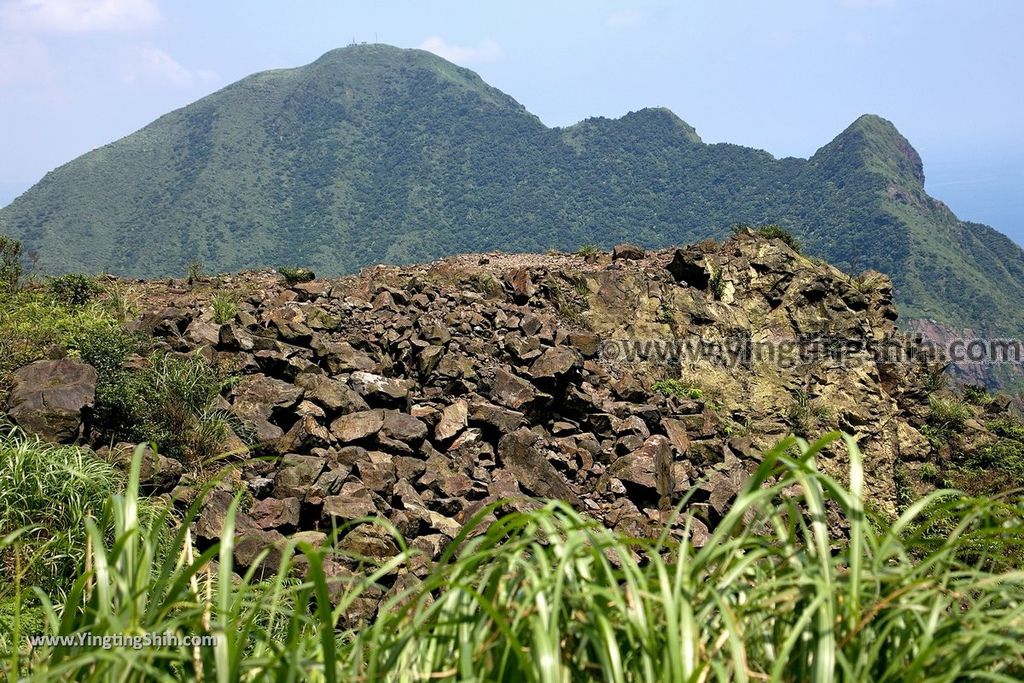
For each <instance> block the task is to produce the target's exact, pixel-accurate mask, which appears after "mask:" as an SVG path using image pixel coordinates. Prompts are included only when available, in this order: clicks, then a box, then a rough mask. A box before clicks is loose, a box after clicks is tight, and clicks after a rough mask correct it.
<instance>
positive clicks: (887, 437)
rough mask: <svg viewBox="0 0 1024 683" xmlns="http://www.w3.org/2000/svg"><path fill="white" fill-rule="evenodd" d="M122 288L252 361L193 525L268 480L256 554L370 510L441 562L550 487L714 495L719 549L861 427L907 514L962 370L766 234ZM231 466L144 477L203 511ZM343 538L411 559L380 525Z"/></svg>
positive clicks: (594, 494)
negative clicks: (474, 523)
mask: <svg viewBox="0 0 1024 683" xmlns="http://www.w3.org/2000/svg"><path fill="white" fill-rule="evenodd" d="M122 284H123V285H124V286H125V287H126V288H128V289H130V290H131V291H132V292H134V293H135V295H137V296H138V297H139V299H140V301H141V304H142V307H143V309H144V312H143V313H142V314H141V315H140V316H139V319H138V320H137V321H136V322H135V323H134V324H133V326H134V328H135V329H137V330H138V331H140V332H142V333H144V334H147V335H151V336H153V337H154V338H155V339H156V343H157V346H158V348H163V349H165V350H168V351H170V352H173V353H199V354H202V355H203V356H204V357H206V358H207V359H209V360H210V361H211V362H212V363H215V364H217V365H219V366H221V367H223V368H226V369H228V370H229V371H230V372H232V373H234V374H235V375H237V376H238V381H237V382H236V383H234V385H233V387H232V388H231V389H230V390H229V392H227V393H226V394H225V395H224V396H222V398H221V401H222V403H221V406H220V407H221V408H223V409H224V410H227V411H230V412H231V413H232V414H233V415H234V416H235V417H236V418H237V419H238V422H239V424H241V425H244V429H240V430H239V431H240V434H239V436H242V435H245V436H247V438H248V440H249V442H248V443H247V444H243V443H242V442H241V440H240V439H233V440H232V441H233V442H232V443H231V444H229V446H230V447H232V448H235V449H237V451H236V455H234V456H233V457H232V458H229V459H227V460H224V461H220V463H219V464H220V465H223V466H224V467H225V469H226V471H225V472H221V473H220V474H221V475H222V477H223V481H222V483H221V484H220V485H219V486H218V488H216V489H215V490H214V491H212V492H211V493H209V494H207V498H206V500H205V503H204V507H203V512H202V514H201V515H200V518H199V520H198V522H197V524H196V526H195V529H194V531H195V535H196V537H197V539H198V540H199V542H200V543H204V542H211V541H213V540H215V539H216V538H217V536H218V535H219V529H220V522H221V521H222V518H223V515H224V513H225V512H226V510H227V506H228V502H229V501H230V499H231V496H232V494H233V493H234V492H236V491H238V490H244V491H246V492H247V493H246V495H245V498H244V500H245V505H244V507H243V511H242V513H241V515H240V518H239V521H238V528H239V529H240V533H241V540H240V542H239V544H238V546H237V550H236V556H237V557H236V559H237V561H238V564H239V566H241V567H245V566H246V565H247V563H249V562H251V561H252V559H253V558H254V557H255V556H256V553H257V552H258V550H259V549H260V548H263V547H266V546H268V545H269V546H273V545H276V544H280V543H282V542H284V541H285V540H286V539H287V538H289V537H294V536H295V535H296V534H302V538H305V539H307V540H316V539H319V538H323V537H324V535H325V534H326V533H328V532H330V530H331V529H332V528H333V527H334V525H337V524H339V523H344V522H346V521H350V520H353V519H356V518H359V517H362V516H365V515H378V516H382V517H385V518H387V519H389V520H390V521H391V522H393V523H394V524H395V526H396V527H397V528H398V529H399V530H400V531H401V533H402V534H404V535H405V537H406V538H408V539H410V541H411V542H412V543H413V544H414V545H416V546H417V547H420V548H422V549H424V550H426V551H428V552H427V553H426V555H427V556H430V555H434V554H436V553H437V552H439V551H440V549H441V548H442V547H443V546H444V545H445V544H446V543H447V541H449V540H450V539H452V538H453V537H454V536H455V535H456V534H458V532H459V530H460V529H461V528H462V526H463V525H464V524H465V523H466V522H467V521H468V520H469V518H470V517H471V516H472V515H473V514H474V513H475V512H476V511H477V510H479V509H481V508H482V507H484V506H485V505H487V504H489V503H491V502H494V501H497V500H500V499H513V501H514V502H512V503H509V504H510V505H512V506H519V505H530V504H532V503H530V502H529V501H528V500H526V497H529V496H538V497H549V498H551V497H554V498H561V499H564V500H566V501H568V502H570V503H571V504H572V505H574V506H577V507H579V508H580V509H582V510H584V511H586V512H587V513H589V514H591V515H593V516H594V517H596V518H597V519H600V520H601V521H603V522H604V523H605V524H607V525H608V526H610V527H615V528H618V529H621V530H624V531H626V532H627V533H630V534H635V535H647V534H654V533H658V532H659V531H660V523H661V520H662V519H663V515H664V513H665V511H666V510H667V509H668V508H670V507H671V506H672V505H674V504H675V503H676V502H678V501H679V500H681V498H682V496H683V495H684V494H686V493H687V492H689V491H691V489H693V487H697V493H696V494H695V495H694V496H693V497H692V499H691V502H690V505H689V508H688V511H689V512H690V513H691V516H692V518H693V520H694V521H693V529H694V531H693V533H694V534H695V536H696V539H695V540H697V541H698V542H700V539H701V537H702V536H703V535H704V534H705V533H706V531H707V530H708V529H709V528H713V527H714V526H715V524H716V523H717V522H718V521H719V519H720V516H721V515H722V514H723V512H724V510H725V509H726V507H727V505H728V504H729V502H730V500H731V499H732V497H733V496H735V494H736V493H737V492H738V490H739V489H740V487H741V486H742V485H743V482H744V479H745V477H746V475H747V473H749V472H750V471H751V470H752V469H753V468H754V467H755V466H756V465H757V463H758V462H759V460H760V456H761V453H763V452H764V451H765V449H767V448H769V447H771V446H773V445H774V444H775V443H776V442H777V441H778V440H780V439H781V438H783V437H784V436H786V435H788V434H790V433H793V432H796V433H797V434H799V435H804V436H807V437H816V436H818V435H821V434H823V433H825V432H828V431H831V430H835V429H841V430H843V431H845V432H847V433H849V434H851V435H853V436H854V437H855V438H856V439H857V440H858V441H859V443H860V447H861V449H862V450H863V452H864V455H865V463H866V469H867V490H868V492H869V502H870V504H871V505H872V506H873V507H874V508H876V509H877V510H878V511H880V512H882V513H885V514H893V513H895V512H896V510H897V508H898V506H899V504H900V497H901V495H904V494H905V493H906V491H905V490H901V489H906V488H907V486H908V484H907V482H908V481H909V482H912V484H911V486H912V487H914V488H915V491H916V492H920V486H919V485H920V478H915V474H914V473H915V472H917V471H919V470H921V469H922V468H923V467H924V466H925V464H926V463H929V462H932V461H936V460H937V458H939V457H940V456H939V454H938V453H936V452H935V450H934V449H933V447H932V446H931V445H930V443H929V441H928V440H927V439H925V438H924V437H923V436H922V434H921V433H920V431H919V429H920V428H921V427H922V426H923V425H924V424H925V422H926V420H927V417H928V389H929V387H928V386H927V383H928V379H929V377H930V376H932V375H930V373H934V372H935V371H936V370H937V369H940V368H941V367H942V363H941V361H937V360H932V359H930V358H929V357H928V356H927V354H926V353H925V349H924V347H922V346H921V345H919V344H918V343H917V342H915V341H914V340H913V339H911V338H909V337H907V336H905V335H904V334H903V333H902V332H900V331H899V329H898V328H897V326H896V324H895V319H896V312H895V308H894V306H893V302H892V288H891V285H890V283H889V280H888V279H887V278H886V277H885V276H882V275H880V274H878V273H866V274H864V275H863V276H861V277H859V278H856V279H851V278H850V277H848V276H847V275H845V274H843V273H842V272H840V271H838V270H837V269H835V268H832V267H831V266H829V265H827V264H824V263H821V262H816V261H812V260H810V259H807V258H805V257H803V256H801V255H799V254H797V253H796V252H794V251H793V250H792V249H790V248H789V247H788V246H787V245H786V244H785V243H783V242H782V241H780V240H768V239H764V238H763V237H761V236H758V235H755V234H752V233H745V234H739V235H736V236H735V237H733V238H731V239H729V240H728V241H726V242H725V243H723V244H716V243H714V242H712V241H709V242H706V243H701V244H698V245H694V246H690V247H686V248H683V249H670V250H664V251H659V252H651V253H645V252H643V251H641V250H639V249H636V248H631V247H628V246H622V247H618V248H616V249H615V250H614V251H613V252H612V253H610V254H608V253H595V254H590V255H587V256H581V255H565V254H554V255H509V254H497V253H496V254H486V255H467V256H459V257H455V258H451V259H446V260H443V261H438V262H435V263H431V264H427V265H421V266H415V267H403V268H397V267H376V268H372V269H368V270H366V271H363V272H362V273H361V274H359V275H357V276H351V277H346V278H341V279H336V280H313V281H311V282H306V283H302V284H295V285H288V284H287V283H285V282H284V280H283V278H281V276H280V275H278V274H277V273H274V272H272V271H267V272H250V273H242V274H239V275H233V276H222V277H219V278H216V279H212V280H208V281H205V282H200V283H196V284H194V285H192V286H189V285H186V284H185V283H184V282H181V281H163V282H155V281H149V282H146V281H135V282H124V283H122ZM226 295H227V296H232V297H235V298H237V300H238V301H239V310H238V312H237V315H235V316H234V318H233V319H232V320H231V321H229V322H227V323H226V324H216V323H214V322H213V320H214V313H213V305H212V302H211V300H212V298H213V297H214V296H220V297H223V296H226ZM97 445H98V444H97ZM130 448H131V445H130V444H125V445H121V446H118V447H115V448H113V449H108V450H105V452H107V453H109V454H110V456H111V457H123V456H124V454H125V453H126V452H129V451H130ZM257 456H259V457H257ZM845 459H846V453H845V449H843V448H841V447H836V448H833V449H831V450H830V451H828V452H826V453H825V454H824V455H823V457H822V462H823V465H824V466H825V467H826V468H828V469H829V470H831V471H832V472H833V473H835V474H836V476H838V477H840V478H842V477H843V476H844V473H845V468H846V461H845ZM210 474H211V471H210V470H209V468H206V469H205V470H204V471H202V472H200V471H198V470H197V468H195V467H193V466H190V464H189V463H181V462H177V461H174V460H173V459H171V458H168V457H163V456H162V457H160V458H159V460H158V461H156V464H152V463H150V464H148V465H147V467H146V471H145V475H146V478H147V484H148V485H149V486H150V488H151V490H153V491H155V492H157V493H165V494H170V495H172V496H174V497H175V498H176V499H177V500H178V501H180V503H181V504H186V503H188V502H190V501H192V500H194V498H195V496H196V495H198V494H199V491H200V488H201V486H200V484H201V480H202V479H203V478H204V477H208V476H209V475H210ZM915 482H916V483H915ZM340 543H342V544H343V545H344V547H345V548H347V549H349V550H355V551H358V552H361V553H364V554H367V555H371V556H376V557H380V556H386V555H387V554H388V553H390V552H393V551H394V545H393V543H392V541H391V540H390V539H389V537H388V535H387V533H386V532H384V531H382V530H374V529H372V528H370V527H359V529H357V530H354V531H350V532H348V533H346V534H345V535H344V537H343V538H342V540H341V541H340Z"/></svg>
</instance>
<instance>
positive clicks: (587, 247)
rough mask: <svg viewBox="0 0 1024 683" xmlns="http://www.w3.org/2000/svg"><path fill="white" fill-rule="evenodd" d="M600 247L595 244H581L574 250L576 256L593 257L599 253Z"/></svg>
mask: <svg viewBox="0 0 1024 683" xmlns="http://www.w3.org/2000/svg"><path fill="white" fill-rule="evenodd" d="M601 251H602V249H601V247H599V246H597V245H596V244H583V245H581V246H580V248H579V249H577V250H576V255H577V256H582V257H583V258H585V259H590V258H594V257H595V256H597V255H599V254H600V253H601Z"/></svg>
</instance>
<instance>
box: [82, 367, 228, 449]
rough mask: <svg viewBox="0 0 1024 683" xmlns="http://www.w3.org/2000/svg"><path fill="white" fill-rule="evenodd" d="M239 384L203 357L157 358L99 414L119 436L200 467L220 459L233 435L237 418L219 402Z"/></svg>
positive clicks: (130, 376) (130, 375) (124, 379)
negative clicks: (234, 419)
mask: <svg viewBox="0 0 1024 683" xmlns="http://www.w3.org/2000/svg"><path fill="white" fill-rule="evenodd" d="M233 381H234V379H233V378H232V377H229V376H225V375H224V374H222V373H221V372H220V371H219V370H218V369H217V368H215V367H213V366H212V365H210V363H208V362H207V361H206V360H205V359H204V358H202V357H201V356H199V355H196V354H192V355H188V356H182V355H176V354H170V353H156V354H153V355H151V356H150V357H149V359H148V361H147V362H146V363H145V365H143V367H141V368H138V369H136V370H133V371H131V372H125V373H124V374H123V375H121V376H120V383H119V384H117V385H116V386H114V387H112V388H110V390H109V391H107V392H106V393H105V400H104V401H101V402H99V403H98V405H97V408H98V410H99V411H100V412H101V413H103V414H104V415H106V416H107V417H108V419H110V420H111V422H110V423H109V424H108V427H111V428H112V429H111V431H112V432H113V433H114V434H115V435H116V436H119V437H120V438H122V439H127V440H133V441H137V442H143V441H144V442H152V443H154V444H156V445H157V447H158V448H159V449H160V451H161V452H162V453H163V454H165V455H167V456H169V457H172V458H176V459H179V460H182V461H184V462H186V463H189V464H200V463H202V461H204V460H205V459H207V458H210V457H212V456H216V455H220V454H221V449H222V447H223V446H224V444H225V442H226V441H227V439H228V438H229V436H230V434H231V433H232V424H233V421H232V418H231V416H230V415H229V414H228V413H227V412H226V411H224V410H221V409H219V408H218V407H217V405H216V401H217V397H218V396H219V395H220V393H221V392H222V391H223V390H224V389H226V388H227V387H228V386H230V384H231V383H232V382H233ZM119 430H120V431H119Z"/></svg>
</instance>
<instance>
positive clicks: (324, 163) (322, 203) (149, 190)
mask: <svg viewBox="0 0 1024 683" xmlns="http://www.w3.org/2000/svg"><path fill="white" fill-rule="evenodd" d="M766 222H771V223H779V224H781V225H783V226H786V227H788V228H789V229H790V230H791V231H792V232H794V233H795V234H796V235H797V236H798V237H799V238H800V239H801V241H802V242H803V243H804V245H805V248H806V251H807V252H808V253H811V254H814V255H817V256H821V257H824V258H827V259H828V260H830V261H832V262H833V263H836V264H837V265H840V266H841V267H846V268H848V269H850V270H858V271H859V270H863V269H866V268H877V269H879V270H882V271H885V272H887V273H890V274H892V276H893V277H894V279H895V283H896V287H897V298H898V301H899V302H900V305H901V307H902V311H903V313H904V314H905V315H907V316H909V317H927V318H931V319H934V320H937V321H939V322H942V323H945V324H948V325H951V326H954V327H963V326H971V327H974V328H975V329H977V330H979V331H981V330H984V331H988V332H990V333H1002V334H1020V333H1021V331H1024V309H1022V308H1021V307H1020V306H1019V305H1018V302H1020V301H1021V300H1024V277H1022V276H1024V252H1022V250H1021V249H1020V248H1019V247H1017V246H1016V245H1015V244H1014V243H1012V242H1011V241H1010V240H1009V239H1008V238H1006V237H1004V236H1003V235H1001V234H999V233H998V232H996V231H995V230H992V229H991V228H988V227H986V226H982V225H976V224H972V223H965V222H962V221H960V220H958V219H957V218H956V217H955V216H954V215H953V214H952V213H951V212H950V211H949V210H948V209H947V208H946V207H945V206H944V205H943V204H942V203H941V202H938V201H936V200H934V199H932V198H930V197H929V196H928V195H927V194H926V193H925V191H924V174H923V171H922V164H921V159H920V157H919V156H918V154H917V153H916V152H915V151H914V149H913V148H912V147H911V146H910V144H909V143H908V142H907V140H906V139H905V138H904V137H903V136H902V135H900V133H899V132H898V131H897V130H896V128H895V127H893V125H892V124H891V123H889V122H888V121H885V120H884V119H881V118H878V117H876V116H863V117H861V118H860V119H858V120H857V121H855V122H854V123H853V124H852V125H851V126H850V127H849V128H848V129H846V130H845V131H843V132H842V133H841V134H840V135H839V136H838V137H837V138H836V139H835V140H833V141H832V142H831V143H829V144H828V145H826V146H825V147H823V148H822V149H820V150H819V151H818V152H817V153H816V154H815V155H814V156H813V157H811V158H810V159H795V158H786V159H775V158H774V157H772V156H771V155H770V154H768V153H766V152H763V151H760V150H755V149H750V148H746V147H740V146H737V145H730V144H705V143H703V142H702V141H701V139H700V138H699V137H698V136H697V133H696V132H695V131H694V129H693V128H692V127H691V126H689V125H687V124H686V123H685V122H683V121H682V120H680V119H679V118H678V117H676V116H675V115H674V114H673V113H672V112H670V111H667V110H665V109H644V110H641V111H638V112H633V113H630V114H627V115H626V116H624V117H622V118H620V119H615V120H610V119H606V118H594V119H588V120H586V121H583V122H581V123H579V124H577V125H575V126H571V127H568V128H548V127H546V126H545V125H543V124H542V123H541V122H540V120H539V119H537V117H535V116H533V115H532V114H530V113H529V112H528V111H526V110H525V109H524V108H523V107H522V105H520V104H518V103H517V102H516V101H515V100H513V99H512V98H511V97H509V96H507V95H505V94H504V93H502V92H500V91H498V90H496V89H494V88H492V87H490V86H488V85H487V84H486V83H484V82H483V81H482V80H481V79H480V78H479V77H478V76H477V75H476V74H474V73H473V72H471V71H468V70H466V69H463V68H460V67H457V66H455V65H453V64H451V63H449V62H447V61H445V60H443V59H441V58H439V57H436V56H434V55H432V54H430V53H427V52H423V51H419V50H400V49H397V48H392V47H387V46H383V45H358V46H353V47H348V48H345V49H341V50H335V51H332V52H329V53H327V54H326V55H324V56H323V57H321V58H320V59H318V60H317V61H315V62H313V63H312V64H309V65H307V66H304V67H300V68H296V69H283V70H275V71H268V72H263V73H258V74H255V75H253V76H250V77H248V78H245V79H243V80H241V81H239V82H237V83H234V84H232V85H230V86H228V87H226V88H224V89H223V90H220V91H219V92H216V93H214V94H212V95H210V96H208V97H205V98H203V99H202V100H199V101H198V102H195V103H194V104H191V105H189V106H187V107H184V108H182V109H179V110H177V111H174V112H171V113H169V114H167V115H166V116H163V117H161V118H160V119H158V120H156V121H154V122H153V123H152V124H150V125H149V126H147V127H145V128H143V129H142V130H140V131H138V132H136V133H133V134H132V135H129V136H128V137H126V138H124V139H122V140H119V141H117V142H114V143H112V144H109V145H107V146H105V147H102V148H100V149H96V150H94V151H92V152H89V153H88V154H85V155H83V156H81V157H79V158H78V159H75V160H74V161H71V162H70V163H68V164H66V165H64V166H62V167H60V168H58V169H56V170H54V171H53V172H51V173H49V174H47V175H46V177H45V178H43V179H42V180H41V181H40V182H39V183H38V184H37V185H36V186H35V187H33V188H32V189H30V190H29V191H28V192H26V193H25V194H24V195H22V196H21V197H19V198H18V199H16V200H15V201H14V202H13V203H12V204H10V205H9V206H7V207H6V208H4V209H2V210H0V233H5V234H8V235H12V236H14V237H16V238H18V239H20V240H22V241H23V242H24V244H25V246H26V247H27V248H28V249H30V250H34V251H36V252H38V255H39V264H40V265H41V267H42V269H43V270H44V271H49V272H64V271H99V270H106V271H111V272H114V273H117V274H121V275H134V276H163V275H181V274H183V273H184V272H185V270H186V267H187V264H188V263H190V262H191V261H193V260H202V261H204V262H205V263H206V265H207V267H208V268H209V269H215V270H238V269H243V268H248V267H254V266H265V265H285V264H300V265H306V266H310V267H312V268H313V269H315V270H316V271H317V272H318V273H321V274H325V275H329V274H337V273H343V272H348V271H353V270H355V269H357V268H359V267H361V266H364V265H367V264H372V263H377V262H396V263H397V262H411V261H425V260H429V259H432V258H435V257H438V256H441V255H446V254H451V253H457V252H466V251H489V250H495V249H502V250H508V251H511V250H524V251H538V250H546V249H549V248H560V249H574V248H576V247H578V246H579V245H581V244H584V243H595V244H600V245H612V244H614V243H616V242H620V241H632V242H637V243H640V244H643V245H647V246H652V247H655V246H664V245H668V244H673V243H683V242H691V241H694V240H698V239H702V238H704V237H707V236H709V235H714V236H722V235H724V234H726V233H727V231H728V229H729V227H730V226H731V225H733V224H735V223H766Z"/></svg>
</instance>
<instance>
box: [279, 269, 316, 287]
mask: <svg viewBox="0 0 1024 683" xmlns="http://www.w3.org/2000/svg"><path fill="white" fill-rule="evenodd" d="M277 272H279V273H280V274H281V276H282V277H283V278H284V281H285V282H287V283H288V284H290V285H297V284H300V283H303V282H309V281H311V280H315V279H316V274H315V273H314V272H313V271H312V270H310V269H309V268H278V269H277Z"/></svg>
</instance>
